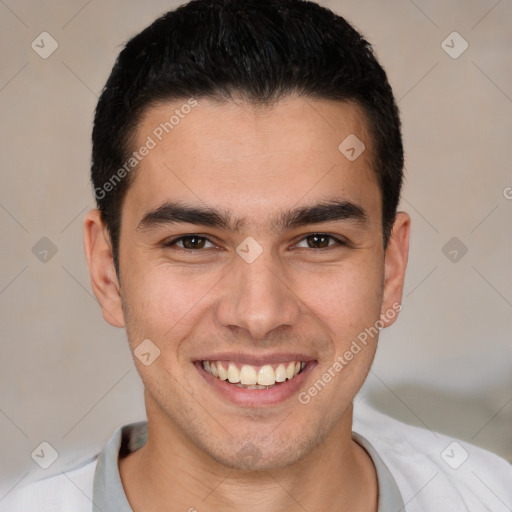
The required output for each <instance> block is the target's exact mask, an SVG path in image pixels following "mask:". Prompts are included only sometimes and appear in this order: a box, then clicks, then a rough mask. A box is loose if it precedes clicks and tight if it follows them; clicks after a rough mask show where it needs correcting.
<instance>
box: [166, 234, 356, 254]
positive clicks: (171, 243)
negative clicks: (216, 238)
mask: <svg viewBox="0 0 512 512" xmlns="http://www.w3.org/2000/svg"><path fill="white" fill-rule="evenodd" d="M312 236H319V237H327V238H329V239H330V240H334V242H335V243H333V244H329V245H328V246H327V247H319V248H316V249H315V248H314V247H300V248H299V249H312V250H317V251H318V250H321V249H324V250H325V249H330V248H331V247H335V246H346V245H348V243H347V242H346V241H344V240H341V239H339V238H337V237H335V236H333V235H329V234H328V233H318V232H314V233H309V234H307V235H305V236H303V237H302V238H301V239H300V240H298V241H297V243H296V244H295V245H298V244H299V243H301V242H303V241H305V240H306V239H307V238H309V237H312ZM187 238H201V239H204V240H205V241H206V242H209V243H211V244H213V245H215V243H214V242H212V241H211V240H210V239H209V238H208V237H207V236H204V235H200V234H197V233H191V234H189V235H182V236H180V237H177V238H174V239H172V240H169V241H168V242H164V243H163V244H162V246H163V247H164V248H168V247H172V246H175V245H176V244H177V243H178V242H180V241H183V240H184V239H187ZM207 249H211V247H207ZM177 250H178V251H180V252H185V253H190V252H199V251H201V250H203V249H187V248H185V247H178V248H177Z"/></svg>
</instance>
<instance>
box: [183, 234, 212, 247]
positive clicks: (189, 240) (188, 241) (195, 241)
mask: <svg viewBox="0 0 512 512" xmlns="http://www.w3.org/2000/svg"><path fill="white" fill-rule="evenodd" d="M181 241H182V244H183V247H184V248H185V249H203V248H204V246H205V245H206V238H204V237H202V236H184V237H183V238H182V239H181Z"/></svg>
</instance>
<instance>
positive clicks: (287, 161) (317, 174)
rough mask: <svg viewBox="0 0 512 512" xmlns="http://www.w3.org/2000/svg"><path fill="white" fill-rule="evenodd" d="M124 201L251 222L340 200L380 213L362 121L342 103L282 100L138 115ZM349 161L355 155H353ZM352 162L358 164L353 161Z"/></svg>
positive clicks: (176, 104) (187, 105)
mask: <svg viewBox="0 0 512 512" xmlns="http://www.w3.org/2000/svg"><path fill="white" fill-rule="evenodd" d="M144 146H146V147H148V148H150V149H149V150H147V151H144V153H145V156H144V157H143V158H141V160H140V163H139V164H138V167H137V170H136V173H135V176H134V180H133V183H132V184H131V186H130V188H129V190H128V193H127V197H126V202H130V203H131V208H134V209H135V210H140V211H139V212H138V213H139V214H140V215H142V214H143V210H144V209H146V210H147V209H149V208H155V207H158V206H159V205H160V204H163V203H165V202H168V201H174V200H179V201H184V202H188V203H192V204H198V203H199V204H202V205H203V206H208V207H213V208H217V209H218V208H220V209H223V210H226V209H228V210H232V211H236V210H243V211H244V213H245V214H247V213H248V212H250V213H252V215H253V217H254V218H255V219H256V218H257V219H263V218H267V217H268V216H269V214H271V213H272V212H274V211H275V212H277V211H278V209H281V210H282V208H284V207H286V206H288V207H291V206H296V205H297V204H300V203H301V202H302V203H304V204H307V203H312V202H314V201H318V200H330V199H344V200H350V201H352V202H356V203H359V204H361V203H366V207H365V209H366V210H369V213H370V215H371V214H372V211H371V210H375V214H379V213H380V193H379V190H378V185H377V180H376V177H375V173H374V171H373V169H372V161H373V147H372V141H371V140H370V137H369V135H368V129H367V126H366V121H365V116H364V114H363V111H362V109H361V108H360V107H358V106H357V105H354V104H350V103H342V102H333V101H325V100H313V99H311V98H303V97H288V98H286V99H282V100H279V101H278V102H277V103H275V104H274V105H272V106H266V107H259V106H254V105H252V104H248V103H246V102H243V101H214V100H211V99H197V100H195V99H194V100H191V99H189V98H186V99H183V100H181V101H180V100H177V101H173V102H165V103H161V104H159V105H157V106H153V107H151V108H150V109H148V110H147V111H146V112H145V115H144V116H143V118H142V120H141V122H140V123H139V125H138V128H137V130H136V133H135V137H134V143H133V146H132V149H133V150H134V151H138V152H139V153H141V152H142V151H141V149H142V148H143V147H144ZM358 153H360V154H359V156H358ZM354 156H356V157H357V158H354Z"/></svg>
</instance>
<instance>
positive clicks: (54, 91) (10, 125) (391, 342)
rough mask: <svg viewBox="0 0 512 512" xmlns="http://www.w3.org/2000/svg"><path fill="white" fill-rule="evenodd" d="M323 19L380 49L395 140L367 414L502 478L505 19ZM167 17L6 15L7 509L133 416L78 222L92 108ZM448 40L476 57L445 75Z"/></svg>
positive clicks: (1, 388)
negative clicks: (348, 25) (391, 308)
mask: <svg viewBox="0 0 512 512" xmlns="http://www.w3.org/2000/svg"><path fill="white" fill-rule="evenodd" d="M322 3H323V4H324V5H327V6H329V7H331V8H333V9H334V10H336V11H338V12H339V13H341V14H344V15H345V16H346V17H347V18H348V19H349V20H350V21H351V22H353V23H354V24H355V25H356V26H357V27H358V28H359V29H360V30H362V31H363V32H364V33H365V34H366V35H367V37H368V39H369V40H370V41H371V42H373V44H374V46H375V49H376V52H377V54H378V56H379V58H380V59H381V62H382V63H383V65H384V66H385V68H386V69H387V71H388V73H389V77H390V80H391V83H392V85H393V87H394V90H395V93H396V97H397V99H398V100H399V106H400V108H401V111H402V118H403V123H404V137H405V146H406V153H407V182H406V187H405V192H404V196H403V201H402V209H404V210H407V211H408V212H409V213H410V214H411V216H412V219H413V236H412V247H411V252H410V266H409V273H408V278H407V281H406V287H405V297H404V309H403V312H402V315H401V317H400V320H399V322H398V323H397V324H396V325H395V326H393V327H391V328H390V329H388V330H387V331H385V332H384V333H383V335H382V337H381V346H380V348H379V352H378V355H377V361H376V363H375V366H374V369H373V372H372V374H371V375H370V378H369V380H368V382H367V385H366V387H365V388H364V390H363V391H362V395H364V396H366V398H368V399H369V400H370V401H371V402H372V403H374V405H375V406H376V407H378V408H379V409H382V410H384V411H386V412H388V413H389V414H391V415H394V416H395V417H397V418H399V419H402V420H404V421H406V422H409V423H412V424H418V425H423V426H427V427H429V428H432V429H436V430H440V431H442V432H445V433H448V434H449V435H452V436H454V437H460V438H462V439H464V440H467V441H470V442H472V443H475V444H478V445H481V446H484V447H487V448H488V449H491V450H493V451H495V452H497V453H500V454H501V455H502V456H504V457H507V458H508V459H509V460H512V428H511V426H512V371H511V370H512V346H511V334H512V320H511V319H512V314H511V313H512V286H511V285H512V272H511V267H512V264H511V261H512V258H511V257H512V236H511V235H512V230H511V221H512V188H511V187H512V173H511V162H512V143H511V142H512V141H511V134H512V80H511V79H512V51H511V48H512V29H511V27H512V2H511V1H510V0H502V1H496V0H471V1H468V0H465V1H462V0H458V1H455V0H452V1H450V2H443V1H435V0H424V1H421V2H420V0H416V3H413V2H412V1H408V0H390V1H377V0H373V1H368V0H367V1H356V0H347V1H341V0H331V1H324V2H322ZM174 5H176V4H175V3H174V2H172V1H157V0H150V1H148V2H138V1H135V0H130V1H121V0H111V1H109V2H101V1H99V0H92V1H89V2H87V1H84V0H69V1H66V2H63V1H56V0H54V1H49V0H48V1H45V2H35V1H28V0H5V1H2V2H0V41H1V48H2V54H1V59H2V60H1V62H2V64H1V66H0V109H1V113H2V116H1V122H0V130H1V132H0V138H1V141H2V150H1V152H0V169H1V171H0V172H1V187H0V229H1V234H2V244H1V268H0V311H1V333H2V338H1V340H2V341H1V343H2V345H1V347H2V352H1V354H2V355H1V357H0V379H1V385H0V454H1V455H0V457H1V459H0V460H1V462H0V498H1V497H2V496H3V495H4V494H5V493H6V492H8V491H9V489H11V488H12V487H13V486H14V485H16V484H18V483H19V482H21V484H22V483H25V482H27V481H29V480H30V479H32V478H36V477H38V476H40V475H41V474H44V473H45V472H44V471H43V470H41V469H39V467H38V466H37V465H36V464H35V462H34V461H33V460H32V459H31V456H30V454H31V452H32V451H33V450H34V448H36V447H37V446H38V445H39V444H40V443H41V442H42V441H47V442H49V443H50V444H51V445H52V446H54V447H55V449H56V450H57V451H58V452H59V455H60V456H59V459H58V461H57V462H56V463H55V464H54V465H53V466H52V467H51V468H50V469H49V470H48V472H49V471H52V472H53V471H56V470H58V469H59V468H60V467H62V466H63V465H65V464H66V463H67V462H69V461H70V460H72V459H74V458H77V457H80V456H84V455H93V454H94V453H95V451H97V450H99V449H100V447H102V445H103V444H104V442H105V441H106V439H107V438H108V437H109V436H110V434H111V432H112V431H113V429H114V428H115V427H116V426H118V425H120V424H122V423H127V422H130V421H134V420H137V419H140V418H143V416H144V409H143V402H142V392H141V386H140V384H139V381H138V377H137V375H136V372H135V369H134V366H133V363H132V361H131V357H130V354H129V351H128V349H127V345H126V342H125V337H124V332H123V331H121V330H116V329H114V328H112V327H110V326H108V325H107V324H106V323H105V322H104V321H103V320H102V318H101V314H100V311H99V307H98V305H97V303H96V300H95V299H94V298H93V296H92V295H91V290H90V287H89V280H88V273H87V269H86V264H85V259H84V256H83V250H82V218H83V215H84V213H85V211H86V210H87V209H88V208H91V207H92V206H93V199H92V193H91V190H90V187H89V183H88V179H89V178H88V172H89V162H90V156H89V155H90V142H89V141H90V132H91V120H92V116H93V110H94V107H95V104H96V101H97V96H98V94H99V92H100V91H101V88H102V86H103V84H104V82H105V80H106V78H107V75H108V73H109V71H110V68H111V66H112V64H113V61H114V59H115V56H116V55H117V53H118V52H119V50H120V48H121V45H122V44H123V42H125V41H126V40H127V39H128V38H129V37H130V36H131V35H133V34H134V33H135V32H137V31H138V30H140V29H141V28H143V27H144V26H145V25H146V24H148V23H149V22H150V21H152V20H153V19H154V18H155V17H156V16H157V15H159V14H160V13H163V12H164V11H166V10H168V9H170V8H172V7H173V6H174ZM43 31H46V32H48V33H49V34H51V36H52V37H53V38H54V39H55V40H56V41H57V43H58V49H57V50H56V51H55V52H54V53H53V54H52V55H50V56H49V57H48V58H46V59H43V58H41V57H40V56H39V55H38V53H36V52H35V51H34V50H33V49H32V48H31V43H32V41H33V40H35V41H36V43H38V44H39V48H38V50H39V51H40V52H42V51H43V50H44V51H48V50H49V49H51V46H50V40H49V39H45V43H44V49H43V48H41V47H42V46H43V44H42V43H41V42H40V40H41V38H37V36H39V34H41V32H43ZM453 31H457V32H458V33H460V34H461V36H462V37H463V38H464V40H465V41H467V43H468V45H469V46H468V48H467V50H466V51H465V52H464V53H463V54H462V55H460V56H459V57H458V58H456V59H455V58H452V57H451V56H450V55H449V54H448V53H447V52H446V51H445V50H444V49H443V47H442V42H443V40H445V39H446V38H447V36H449V35H450V34H451V33H452V32H453ZM44 37H46V38H47V36H44ZM462 44H463V41H462V40H461V39H457V37H455V39H454V38H453V36H452V37H451V38H448V39H447V41H446V43H445V48H446V45H448V48H446V49H447V50H448V51H449V52H451V53H452V55H455V54H456V53H458V52H459V51H460V50H461V49H462V48H463V46H462ZM36 48H37V47H36ZM43 237H47V238H48V239H49V240H50V241H51V243H49V242H48V241H42V242H39V244H40V245H36V244H37V243H38V241H40V240H41V238H43ZM452 237H457V239H458V240H459V242H457V241H456V243H457V244H459V247H457V246H448V248H447V249H444V252H443V247H444V246H445V244H446V243H447V242H448V241H449V240H450V239H452ZM452 243H453V242H452ZM461 244H463V245H464V247H466V248H467V253H466V254H465V255H464V256H463V257H461V254H462V248H463V246H462V245H461ZM34 246H36V249H34V252H35V253H36V254H34V252H33V248H34ZM45 250H46V251H49V252H48V253H47V254H46V253H44V251H45ZM454 250H455V251H457V252H456V253H454V252H453V251H454ZM41 251H43V252H41ZM55 251H56V253H55V254H53V252H55ZM450 252H451V254H450ZM445 253H446V254H447V255H448V256H446V255H445ZM45 254H46V258H47V259H48V261H46V262H43V261H40V259H39V258H41V257H44V256H45ZM37 256H39V258H38V257H37ZM455 256H456V257H457V258H460V259H458V261H456V262H453V261H450V259H449V258H452V259H453V258H454V257H455ZM21 484H20V485H21Z"/></svg>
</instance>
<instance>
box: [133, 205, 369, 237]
mask: <svg viewBox="0 0 512 512" xmlns="http://www.w3.org/2000/svg"><path fill="white" fill-rule="evenodd" d="M345 220H349V221H355V222H356V223H358V224H361V225H367V224H368V214H367V213H366V211H365V210H364V208H362V207H361V206H359V205H358V204H356V203H353V202H351V201H346V200H330V201H323V202H321V203H317V204H314V205H311V206H301V207H298V208H295V209H293V210H290V211H287V212H284V213H282V214H281V215H280V216H279V217H278V218H277V219H276V220H275V221H274V222H273V226H274V229H281V230H286V229H291V228H297V227H301V226H307V225H309V224H320V223H323V222H333V221H345ZM179 223H187V224H196V225H201V226H206V227H211V228H220V229H224V230H228V231H240V229H241V228H243V227H244V226H245V225H247V223H248V222H247V219H244V218H241V219H237V220H236V221H235V220H234V219H233V217H232V215H231V214H230V213H229V212H227V211H221V210H217V209H214V208H210V207H204V206H190V205H187V204H183V203H179V202H168V203H164V204H163V205H161V206H159V207H158V208H156V209H154V210H151V211H149V212H147V213H146V214H145V215H144V217H143V218H142V219H141V221H140V222H139V224H138V226H137V230H138V231H145V230H149V229H152V228H156V227H159V226H162V225H167V224H179Z"/></svg>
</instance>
